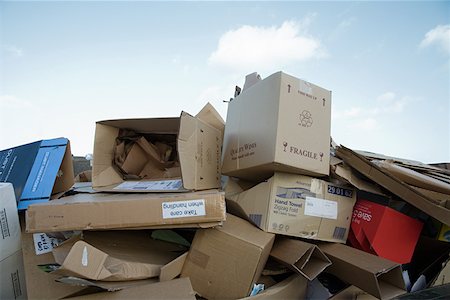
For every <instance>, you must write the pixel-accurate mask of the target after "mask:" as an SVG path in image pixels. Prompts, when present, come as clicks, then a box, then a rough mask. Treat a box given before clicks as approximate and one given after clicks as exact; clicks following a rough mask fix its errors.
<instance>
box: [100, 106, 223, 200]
mask: <svg viewBox="0 0 450 300" xmlns="http://www.w3.org/2000/svg"><path fill="white" fill-rule="evenodd" d="M223 127H224V122H223V120H222V118H221V117H220V115H219V114H218V113H217V112H216V110H215V109H214V108H213V107H212V105H211V104H207V105H206V106H205V107H204V108H203V109H202V111H200V113H199V114H197V116H195V117H194V116H191V115H189V114H188V113H186V112H182V113H181V116H180V117H174V118H147V119H118V120H107V121H99V122H97V123H96V129H95V140H94V157H93V167H92V186H93V188H94V189H95V190H98V191H109V192H180V191H182V192H185V191H190V190H206V189H213V188H219V187H220V157H221V147H222V138H223ZM124 131H133V132H135V133H137V134H141V135H143V136H147V137H149V138H150V136H151V137H152V138H153V139H158V140H161V141H163V140H164V141H168V142H170V143H172V144H174V145H175V144H176V146H175V152H173V153H172V156H174V157H176V159H177V163H179V169H178V170H175V171H174V170H172V169H173V168H169V169H167V170H165V171H164V174H162V175H161V174H160V173H161V172H153V171H155V170H156V169H155V168H156V167H155V166H154V164H157V163H158V162H155V161H154V160H152V159H148V158H147V156H146V155H148V153H150V154H151V153H153V152H154V147H153V148H152V147H150V146H149V145H148V142H146V141H144V140H141V141H143V143H138V144H135V145H134V146H133V148H132V149H131V150H130V153H129V155H128V156H127V158H126V160H125V161H123V165H122V166H121V168H122V169H126V170H127V171H133V170H134V171H136V170H137V171H139V172H140V171H143V168H146V169H147V171H146V172H145V173H146V174H150V175H148V177H144V178H138V179H133V178H124V176H123V174H122V173H121V172H119V170H118V168H117V166H115V165H114V161H115V147H116V145H117V139H118V138H119V135H120V134H122V133H123V132H124ZM152 151H153V152H152ZM153 154H154V153H153ZM147 164H148V165H147ZM158 170H159V169H158ZM153 173H156V174H153ZM180 173H181V174H180ZM152 174H153V175H152ZM154 176H155V177H154Z"/></svg>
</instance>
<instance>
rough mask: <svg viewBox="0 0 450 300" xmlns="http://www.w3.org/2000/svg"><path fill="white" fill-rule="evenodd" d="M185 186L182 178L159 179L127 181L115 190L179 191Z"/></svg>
mask: <svg viewBox="0 0 450 300" xmlns="http://www.w3.org/2000/svg"><path fill="white" fill-rule="evenodd" d="M182 188H183V183H182V181H181V179H175V180H173V179H171V180H158V181H125V182H123V183H121V184H119V185H118V186H116V187H115V188H114V189H115V190H130V191H136V190H140V191H142V190H144V191H178V190H180V189H182Z"/></svg>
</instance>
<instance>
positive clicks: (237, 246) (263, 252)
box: [181, 215, 274, 300]
mask: <svg viewBox="0 0 450 300" xmlns="http://www.w3.org/2000/svg"><path fill="white" fill-rule="evenodd" d="M273 241H274V235H273V234H270V233H266V232H263V231H261V230H259V229H258V228H256V227H255V226H253V225H252V224H250V223H248V222H247V221H245V220H242V219H240V218H238V217H235V216H233V215H227V221H226V222H224V225H223V227H218V228H211V229H199V230H197V232H196V234H195V237H194V240H193V242H192V246H191V248H190V250H189V253H188V256H187V258H186V261H185V263H184V267H183V270H182V272H181V277H189V278H190V279H191V282H192V286H193V287H194V290H195V291H196V292H197V293H199V294H200V295H201V296H202V297H205V298H207V299H211V300H212V299H238V298H242V297H246V296H248V295H249V293H250V291H251V289H252V287H253V284H254V283H256V282H257V279H258V278H259V276H260V275H261V272H262V270H263V268H264V265H265V263H266V261H267V259H268V257H269V252H270V249H271V248H272V245H273Z"/></svg>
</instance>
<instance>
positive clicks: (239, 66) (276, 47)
mask: <svg viewBox="0 0 450 300" xmlns="http://www.w3.org/2000/svg"><path fill="white" fill-rule="evenodd" d="M314 16H315V15H309V16H308V17H306V18H305V19H303V20H302V21H300V22H296V21H285V22H284V23H283V24H282V25H281V26H279V27H276V26H271V27H258V26H250V25H244V26H242V27H239V28H238V29H235V30H230V31H227V32H226V33H224V34H223V35H222V36H221V37H220V39H219V43H218V46H217V49H216V50H215V51H214V52H213V53H212V54H211V55H210V57H209V59H208V61H209V63H210V64H211V65H214V66H221V67H227V68H230V69H235V70H246V71H248V70H256V69H257V70H258V71H261V70H262V69H265V68H271V67H273V66H277V67H280V68H281V67H282V66H284V65H287V64H289V63H293V62H299V61H306V60H309V59H313V58H320V57H323V56H326V54H325V50H324V48H323V46H322V44H321V42H320V40H319V39H317V38H314V37H312V36H310V35H308V34H307V33H306V30H307V28H308V26H309V25H310V24H311V22H312V19H313V18H314Z"/></svg>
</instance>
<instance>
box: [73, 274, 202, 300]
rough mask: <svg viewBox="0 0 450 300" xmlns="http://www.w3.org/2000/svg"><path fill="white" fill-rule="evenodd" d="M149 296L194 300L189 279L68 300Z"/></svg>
mask: <svg viewBox="0 0 450 300" xmlns="http://www.w3.org/2000/svg"><path fill="white" fill-rule="evenodd" d="M149 295H151V298H152V299H167V300H169V299H170V300H171V299H174V300H175V299H186V300H187V299H189V300H195V299H196V298H195V292H194V290H193V289H192V285H191V283H190V281H189V278H179V279H174V280H170V281H165V282H158V283H152V284H146V285H140V286H136V287H130V288H127V289H123V290H120V291H117V292H101V293H95V294H89V295H83V296H80V297H72V298H68V299H74V300H75V299H89V300H100V299H105V300H106V299H107V300H113V299H146V298H148V297H149Z"/></svg>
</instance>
